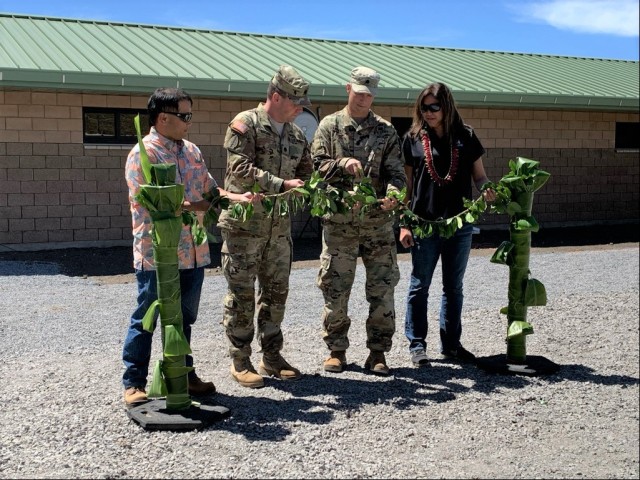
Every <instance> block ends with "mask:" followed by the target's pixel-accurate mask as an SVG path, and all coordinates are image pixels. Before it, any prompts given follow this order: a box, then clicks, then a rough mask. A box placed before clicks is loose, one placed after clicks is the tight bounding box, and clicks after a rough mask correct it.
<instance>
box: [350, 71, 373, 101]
mask: <svg viewBox="0 0 640 480" xmlns="http://www.w3.org/2000/svg"><path fill="white" fill-rule="evenodd" d="M379 82H380V74H379V73H378V72H376V71H375V70H373V69H371V68H367V67H356V68H354V69H353V70H351V79H350V81H349V83H351V89H352V90H353V91H354V92H357V93H370V94H371V95H373V96H374V97H375V95H376V93H378V83H379Z"/></svg>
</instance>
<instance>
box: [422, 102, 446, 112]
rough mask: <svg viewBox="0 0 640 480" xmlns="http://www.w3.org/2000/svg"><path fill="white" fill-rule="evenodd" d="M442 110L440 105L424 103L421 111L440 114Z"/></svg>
mask: <svg viewBox="0 0 640 480" xmlns="http://www.w3.org/2000/svg"><path fill="white" fill-rule="evenodd" d="M440 108H441V107H440V104H439V103H423V104H422V105H420V110H422V111H423V112H439V111H440Z"/></svg>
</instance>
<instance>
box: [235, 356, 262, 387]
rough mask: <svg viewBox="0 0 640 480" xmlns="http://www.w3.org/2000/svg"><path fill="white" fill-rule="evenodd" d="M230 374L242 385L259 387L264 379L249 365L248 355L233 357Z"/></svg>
mask: <svg viewBox="0 0 640 480" xmlns="http://www.w3.org/2000/svg"><path fill="white" fill-rule="evenodd" d="M231 376H232V377H233V379H234V380H235V381H236V382H238V383H239V384H240V385H242V386H243V387H247V388H261V387H264V380H263V379H262V377H261V376H260V375H258V373H257V372H256V369H255V368H253V365H251V360H250V359H249V358H248V357H241V358H234V359H233V362H232V363H231Z"/></svg>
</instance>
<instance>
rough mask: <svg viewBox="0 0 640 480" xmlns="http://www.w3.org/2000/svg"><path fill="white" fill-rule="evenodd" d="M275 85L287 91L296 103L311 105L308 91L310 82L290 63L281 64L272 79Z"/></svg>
mask: <svg viewBox="0 0 640 480" xmlns="http://www.w3.org/2000/svg"><path fill="white" fill-rule="evenodd" d="M271 83H272V84H273V86H275V87H276V88H278V90H281V91H282V92H284V93H286V94H287V96H288V97H289V98H290V99H291V101H293V103H295V104H296V105H311V102H310V101H309V97H307V92H308V91H309V82H307V81H306V80H305V79H304V78H302V76H301V75H300V74H299V73H298V72H296V70H295V69H294V68H293V67H292V66H290V65H280V68H279V69H278V71H277V72H276V74H275V75H274V76H273V78H272V79H271Z"/></svg>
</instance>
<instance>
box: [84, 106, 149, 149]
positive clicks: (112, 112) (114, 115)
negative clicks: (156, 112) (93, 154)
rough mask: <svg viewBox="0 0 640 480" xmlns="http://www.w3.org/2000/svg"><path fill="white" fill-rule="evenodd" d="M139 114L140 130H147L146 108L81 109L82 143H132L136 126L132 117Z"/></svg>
mask: <svg viewBox="0 0 640 480" xmlns="http://www.w3.org/2000/svg"><path fill="white" fill-rule="evenodd" d="M138 113H139V114H140V132H141V133H142V134H143V135H145V134H146V133H147V132H148V131H149V115H148V114H147V112H146V110H136V109H130V108H127V109H124V108H91V107H85V108H83V109H82V132H83V141H84V143H104V144H132V143H136V141H137V139H136V127H135V125H134V123H133V119H134V118H135V116H136V115H137V114H138Z"/></svg>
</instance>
